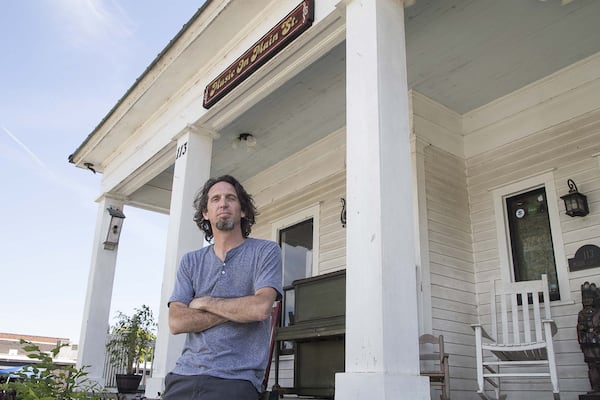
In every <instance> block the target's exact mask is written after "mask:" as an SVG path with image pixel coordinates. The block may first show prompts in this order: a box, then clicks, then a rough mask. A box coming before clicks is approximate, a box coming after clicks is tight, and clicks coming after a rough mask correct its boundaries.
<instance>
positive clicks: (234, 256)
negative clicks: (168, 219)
mask: <svg viewBox="0 0 600 400" xmlns="http://www.w3.org/2000/svg"><path fill="white" fill-rule="evenodd" d="M194 208H195V210H196V213H195V215H194V220H195V221H196V224H197V225H198V227H199V228H200V229H201V230H202V231H203V232H204V235H205V238H206V240H207V241H208V242H211V245H209V246H207V247H203V248H201V249H199V250H195V251H192V252H190V253H187V254H185V255H184V256H183V258H182V260H181V263H180V266H179V270H178V272H177V279H176V282H175V288H174V290H173V294H172V295H171V297H170V299H169V328H170V330H171V333H173V334H180V333H186V334H187V337H186V341H185V345H184V348H183V352H182V354H181V356H180V357H179V359H178V360H177V363H176V366H175V368H174V369H173V371H172V372H171V373H169V374H168V375H167V376H166V378H165V392H164V394H163V399H164V400H179V399H181V400H183V399H186V400H187V399H197V400H217V399H219V400H221V399H236V400H256V399H257V398H258V396H259V393H260V391H261V390H262V388H261V384H262V380H263V376H264V372H265V367H266V365H267V362H268V355H269V328H270V316H271V310H272V306H273V302H274V301H275V300H276V299H278V298H280V297H281V292H282V288H281V285H282V278H281V251H280V248H279V246H278V245H277V243H275V242H272V241H268V240H259V239H253V238H250V237H248V236H249V234H250V232H251V228H252V225H253V224H254V222H255V216H256V215H257V212H256V208H255V206H254V202H253V199H252V196H250V195H249V194H248V193H247V192H246V190H245V189H244V188H243V186H242V185H241V184H240V183H239V182H238V181H237V180H236V179H235V178H233V177H232V176H229V175H225V176H221V177H219V178H215V179H209V180H208V181H207V182H206V183H205V184H204V187H203V188H202V190H201V191H200V192H199V193H198V194H197V195H196V198H195V199H194Z"/></svg>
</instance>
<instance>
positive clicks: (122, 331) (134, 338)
mask: <svg viewBox="0 0 600 400" xmlns="http://www.w3.org/2000/svg"><path fill="white" fill-rule="evenodd" d="M116 320H117V322H116V323H115V324H114V325H113V326H112V327H111V330H110V337H109V340H108V342H107V343H106V349H107V351H108V354H109V357H110V360H111V363H112V364H113V365H116V366H124V367H125V370H126V374H127V375H133V373H134V368H135V365H136V364H138V363H142V362H146V361H150V358H151V357H152V354H151V353H150V350H149V347H150V344H151V343H152V342H153V341H154V340H155V339H156V335H155V334H154V331H155V329H156V323H155V322H154V315H153V314H152V310H151V309H150V307H148V306H147V305H142V306H141V307H140V308H136V309H135V310H134V313H133V314H132V315H127V314H124V313H122V312H120V311H119V312H118V313H117V316H116Z"/></svg>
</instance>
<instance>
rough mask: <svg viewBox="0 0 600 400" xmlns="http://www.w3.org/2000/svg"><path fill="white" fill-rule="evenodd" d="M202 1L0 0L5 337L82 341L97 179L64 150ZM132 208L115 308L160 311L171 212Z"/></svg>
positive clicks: (0, 259) (0, 308)
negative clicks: (70, 160)
mask: <svg viewBox="0 0 600 400" xmlns="http://www.w3.org/2000/svg"><path fill="white" fill-rule="evenodd" d="M202 2H203V1H201V0H196V1H193V0H169V1H168V2H167V1H164V0H144V1H141V0H120V1H116V0H115V1H112V0H20V1H8V2H5V3H3V5H2V12H0V54H1V55H0V178H1V180H2V187H3V189H2V193H1V194H0V207H1V214H0V215H1V219H2V225H1V226H2V228H3V229H2V230H1V231H0V291H1V297H0V298H1V299H2V301H1V303H0V332H8V333H19V334H31V335H44V336H56V337H66V338H69V339H71V341H72V342H74V343H78V342H79V333H80V326H81V319H82V315H83V305H84V299H85V292H86V286H87V280H88V273H89V269H90V259H91V250H92V242H93V235H94V229H95V224H96V214H97V204H96V203H95V200H96V199H97V198H98V196H99V194H100V193H99V189H100V180H101V175H99V174H98V175H93V174H92V173H91V172H89V171H85V170H82V169H79V168H75V167H74V166H73V165H72V164H70V163H68V161H67V157H68V155H69V154H71V153H72V152H73V151H74V150H75V149H76V148H77V147H78V146H79V145H80V143H81V142H82V141H83V140H84V139H85V138H86V137H87V135H88V134H89V133H90V132H91V131H92V130H93V129H94V128H95V127H96V126H97V125H98V123H99V122H100V121H101V119H102V118H103V117H104V116H105V115H106V114H107V113H108V111H109V110H110V109H111V108H112V107H113V106H114V105H115V104H116V102H117V101H118V99H119V98H120V97H121V96H122V95H123V94H124V93H125V92H126V90H127V89H128V88H129V87H131V85H132V84H133V82H134V81H135V79H136V78H138V77H139V76H140V75H141V74H142V72H143V71H144V70H145V68H146V67H147V66H148V65H149V64H150V63H151V62H152V60H153V59H154V58H155V57H156V55H157V54H158V53H159V52H160V51H161V50H162V49H163V48H164V47H165V46H166V45H167V44H168V42H169V40H170V39H171V38H173V36H174V35H175V34H176V33H177V32H178V31H179V30H180V29H181V27H182V26H183V24H185V23H186V22H188V20H189V19H190V17H191V16H192V15H193V14H194V12H195V11H196V10H197V9H198V8H199V7H200V6H201V3H202ZM125 215H126V217H127V218H126V219H125V221H124V227H123V233H122V235H121V241H120V244H119V255H118V260H117V272H116V276H115V286H114V291H113V297H112V307H111V308H112V311H111V314H112V315H114V313H115V311H116V310H119V311H123V312H129V311H131V310H132V309H133V308H134V307H138V306H140V305H141V304H148V305H150V307H151V308H152V309H153V310H155V311H156V310H157V309H158V303H159V300H160V288H161V279H162V270H163V265H164V252H165V244H166V243H165V240H166V229H167V217H166V216H164V215H159V214H156V213H152V212H148V211H143V210H139V209H135V208H131V207H126V208H125ZM111 321H112V318H111Z"/></svg>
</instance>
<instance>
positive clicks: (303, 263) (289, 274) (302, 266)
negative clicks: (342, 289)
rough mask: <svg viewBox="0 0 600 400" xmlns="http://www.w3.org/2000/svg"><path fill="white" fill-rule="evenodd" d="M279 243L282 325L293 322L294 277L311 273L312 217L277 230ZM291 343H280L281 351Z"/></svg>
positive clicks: (287, 350) (286, 349)
mask: <svg viewBox="0 0 600 400" xmlns="http://www.w3.org/2000/svg"><path fill="white" fill-rule="evenodd" d="M279 245H280V246H281V254H282V261H283V289H284V294H283V307H282V312H283V315H282V318H281V321H282V326H289V325H292V324H293V323H294V290H293V288H292V286H291V285H292V283H293V282H294V281H295V280H296V279H302V278H308V277H309V276H311V273H312V268H313V265H312V260H313V257H312V254H313V248H312V247H313V220H312V218H311V219H309V220H306V221H303V222H300V223H298V224H296V225H292V226H290V227H288V228H285V229H282V230H280V231H279ZM291 350H292V344H291V343H288V342H285V343H282V349H281V353H282V354H286V353H290V352H291Z"/></svg>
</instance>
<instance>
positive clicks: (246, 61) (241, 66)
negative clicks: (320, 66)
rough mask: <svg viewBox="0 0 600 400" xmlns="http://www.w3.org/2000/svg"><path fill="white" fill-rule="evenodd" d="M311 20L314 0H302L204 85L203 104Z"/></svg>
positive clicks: (248, 72)
mask: <svg viewBox="0 0 600 400" xmlns="http://www.w3.org/2000/svg"><path fill="white" fill-rule="evenodd" d="M313 20H314V0H305V1H303V2H302V3H300V4H299V5H298V6H297V7H296V8H294V10H292V12H290V13H289V14H288V15H286V16H285V17H284V18H283V19H282V20H281V21H280V22H279V23H278V24H277V25H275V26H274V27H273V29H271V30H270V31H269V32H267V34H266V35H264V36H263V37H262V38H260V40H259V41H258V42H256V43H254V45H253V46H252V47H251V48H250V49H248V50H247V51H246V52H244V54H242V55H241V56H240V57H239V58H238V59H237V60H235V61H234V62H233V63H232V64H231V65H230V66H229V67H227V68H226V69H225V71H223V72H221V74H219V76H217V77H216V78H215V79H214V80H213V81H212V82H210V83H209V84H208V85H207V86H206V88H205V89H204V102H203V106H204V108H210V107H211V106H212V105H214V104H215V103H216V102H217V101H219V100H220V99H221V98H222V97H223V96H225V95H226V94H227V93H229V92H230V91H231V90H232V89H233V88H235V87H236V86H237V85H239V84H240V83H242V82H243V81H244V80H245V79H246V78H248V77H249V76H250V75H251V74H252V73H254V71H256V70H257V69H258V68H259V67H260V66H261V65H263V64H264V63H266V62H267V61H268V60H270V59H271V58H272V57H273V56H274V55H275V54H277V53H278V52H280V51H281V50H282V49H283V48H285V47H286V46H287V45H288V44H290V43H291V42H292V41H293V40H294V39H296V38H297V37H298V36H299V35H300V34H301V33H302V32H304V31H305V30H306V29H308V28H309V27H310V26H311V25H312V22H313Z"/></svg>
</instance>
